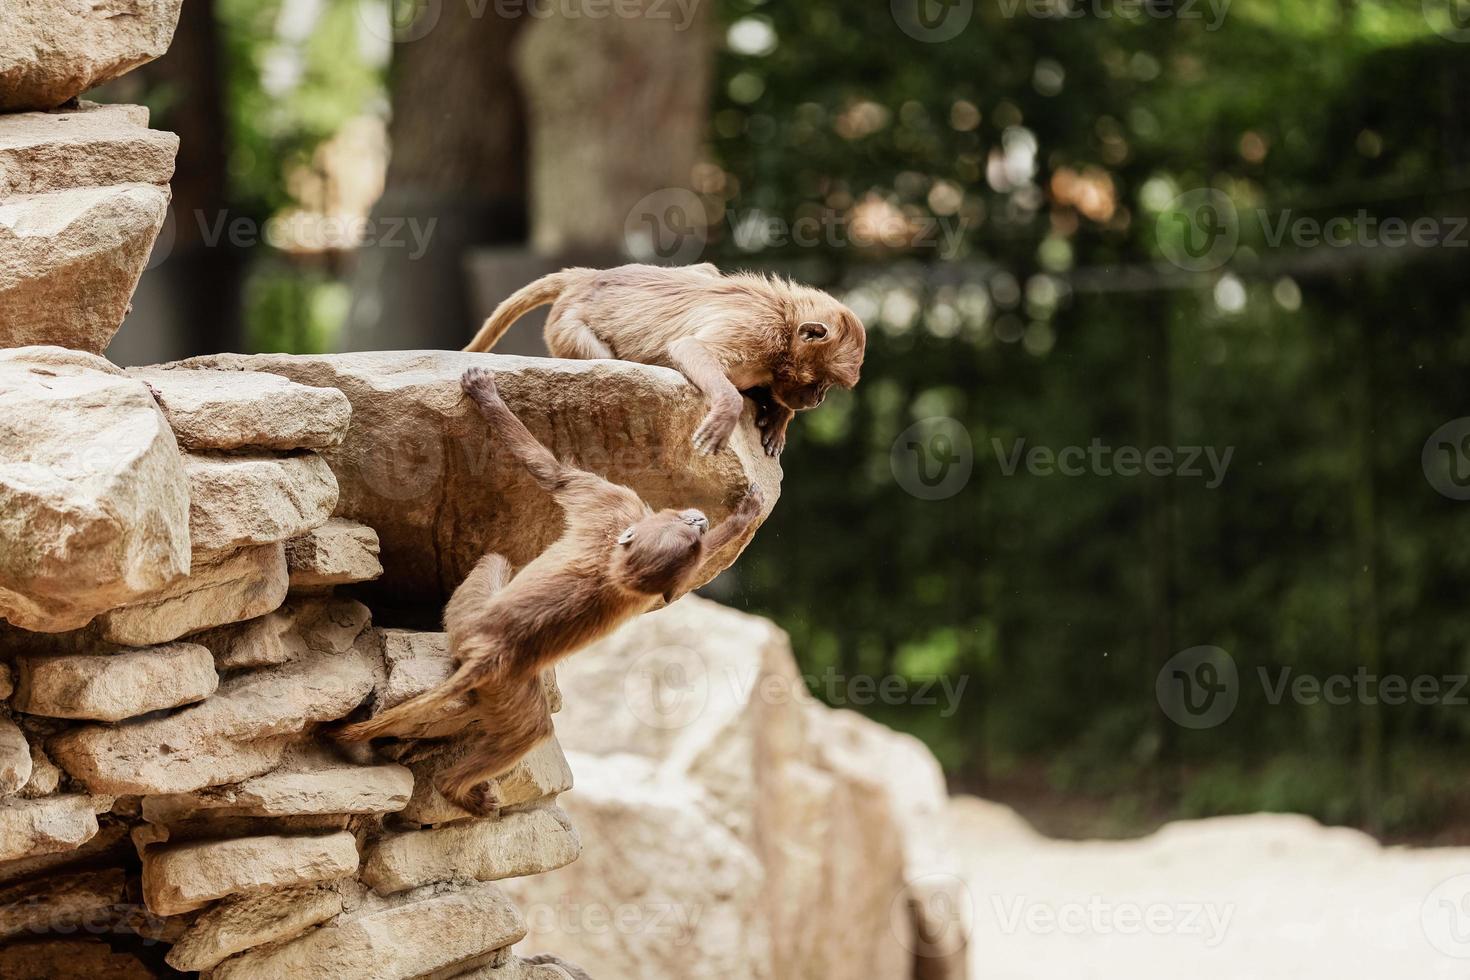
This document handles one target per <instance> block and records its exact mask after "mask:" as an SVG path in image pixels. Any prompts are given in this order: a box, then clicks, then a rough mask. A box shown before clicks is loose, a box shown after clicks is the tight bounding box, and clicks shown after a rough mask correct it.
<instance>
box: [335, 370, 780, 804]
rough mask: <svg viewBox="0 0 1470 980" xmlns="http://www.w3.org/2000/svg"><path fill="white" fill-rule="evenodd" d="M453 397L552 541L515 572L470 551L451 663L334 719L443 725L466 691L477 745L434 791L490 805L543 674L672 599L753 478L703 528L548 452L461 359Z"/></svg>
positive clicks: (450, 622) (531, 718)
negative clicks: (469, 406) (527, 493)
mask: <svg viewBox="0 0 1470 980" xmlns="http://www.w3.org/2000/svg"><path fill="white" fill-rule="evenodd" d="M463 387H464V390H465V392H466V393H467V394H468V395H469V396H470V397H471V398H472V399H473V400H474V402H475V404H476V405H477V406H478V407H479V409H480V412H481V414H482V415H484V417H485V420H486V421H487V422H489V424H490V428H491V430H492V432H493V433H494V435H495V437H496V438H498V439H499V440H501V441H502V442H503V443H504V444H505V445H506V447H507V448H508V449H509V450H510V452H511V454H512V455H514V456H515V457H516V458H517V459H518V460H519V461H520V462H521V463H522V464H523V465H524V466H525V467H526V469H527V470H528V471H529V472H530V474H531V476H532V477H533V478H534V479H535V480H536V482H537V483H538V484H539V485H540V486H541V487H542V488H544V489H546V490H548V491H550V492H551V493H552V494H553V495H554V496H555V498H556V501H557V503H558V504H560V505H561V507H562V509H563V510H564V511H565V518H566V526H565V530H564V531H563V532H562V535H561V537H560V538H558V539H557V540H556V541H555V542H553V543H552V544H551V546H550V547H548V548H547V549H546V550H545V551H543V552H542V553H541V554H540V555H539V556H537V557H536V558H535V559H534V560H532V561H531V562H530V564H528V565H526V566H525V567H524V568H522V569H521V570H520V572H519V573H518V574H516V575H514V576H513V577H512V576H511V575H510V568H509V565H508V564H507V563H506V561H505V559H504V558H502V557H500V556H499V555H495V554H490V555H486V556H485V557H484V558H482V559H481V560H480V562H479V564H478V565H476V566H475V569H474V570H473V571H472V572H471V573H470V575H469V577H468V578H466V579H465V581H464V583H463V584H462V585H461V586H460V587H459V588H458V589H457V590H456V591H455V593H454V595H453V597H452V598H451V599H450V600H449V604H448V606H447V607H446V608H445V611H444V626H445V630H446V631H447V633H448V634H449V646H450V651H451V652H452V653H453V654H454V655H455V658H456V660H457V661H458V664H459V667H458V669H457V670H456V671H455V673H454V674H453V676H451V677H450V678H449V679H448V680H446V681H444V682H443V683H442V684H440V685H439V686H438V687H436V688H434V689H433V690H432V691H429V692H427V693H425V694H422V695H420V696H418V697H416V698H413V699H411V700H409V701H405V702H404V703H403V704H400V705H397V706H395V707H392V708H389V709H388V710H387V711H384V712H383V713H382V714H380V715H378V716H377V717H375V718H372V719H370V720H368V721H364V722H359V723H357V724H354V725H348V726H346V727H344V728H343V729H342V730H341V732H340V735H341V737H343V738H346V739H349V740H357V739H367V738H375V737H378V736H381V735H415V734H423V733H426V732H428V731H429V730H431V729H436V728H437V729H439V730H440V733H442V729H443V727H444V723H445V721H446V719H445V714H446V712H452V711H453V710H454V709H453V707H452V702H454V701H456V700H457V699H459V698H461V697H463V696H464V695H466V694H468V693H469V692H471V691H473V692H474V695H475V696H474V706H473V707H472V708H471V709H470V711H471V713H472V715H473V718H472V719H468V720H467V723H468V721H470V720H472V721H473V723H474V724H475V725H476V726H477V727H478V731H479V741H478V744H477V745H476V747H475V749H474V750H473V751H472V752H470V754H469V755H468V756H467V757H466V759H465V760H464V761H463V762H461V763H460V764H458V765H456V766H454V767H452V768H450V769H448V770H447V771H445V772H444V773H441V774H440V775H439V777H438V778H437V779H436V785H437V786H438V788H439V791H440V792H441V793H443V794H444V795H445V796H446V797H448V798H449V799H450V800H451V801H453V802H454V803H456V804H457V805H459V806H461V807H463V808H464V809H466V810H469V811H470V812H472V813H486V812H489V811H492V810H493V809H494V808H495V805H496V801H495V800H494V799H493V796H492V794H491V787H489V786H488V785H487V784H486V780H488V779H492V778H494V777H496V776H499V775H501V774H503V773H504V772H505V771H506V770H508V769H510V768H511V766H513V765H515V763H516V762H517V761H518V760H519V759H520V758H521V757H522V756H524V755H525V754H526V753H527V752H529V751H530V750H531V749H532V748H534V747H535V746H536V744H537V743H538V742H540V741H541V740H542V739H544V738H546V737H547V736H548V735H550V734H551V713H550V711H549V710H548V707H547V704H546V696H545V694H544V693H543V689H542V686H541V678H540V674H541V671H542V670H543V669H544V668H546V667H549V666H551V664H553V663H554V662H556V661H557V660H559V659H561V658H562V657H565V656H567V655H568V654H571V653H573V652H575V651H576V650H578V649H580V648H581V647H584V646H586V645H587V644H588V643H591V642H592V641H594V640H597V639H599V638H600V637H603V636H605V635H607V634H608V633H610V632H612V630H613V629H615V628H616V627H617V626H618V625H620V624H621V623H623V622H624V621H626V620H628V619H631V618H632V617H634V616H636V615H638V614H639V613H642V612H645V611H647V610H648V609H650V608H652V607H653V606H654V605H655V604H656V603H657V602H658V601H659V599H661V598H662V599H665V600H668V601H672V600H673V599H674V598H676V597H678V596H679V595H682V594H683V592H684V590H685V588H686V586H687V584H688V582H689V579H690V577H691V576H692V575H693V574H694V572H695V570H696V569H698V568H699V566H700V564H701V562H702V561H703V559H704V556H705V555H706V554H709V553H712V552H715V551H718V550H719V549H721V548H723V547H724V546H725V545H726V544H728V543H729V542H730V541H732V540H734V539H735V538H737V537H738V536H740V535H741V534H743V533H744V532H745V531H747V530H748V529H749V528H750V526H751V524H752V523H753V522H754V521H755V519H756V518H757V517H758V516H759V514H760V509H761V494H760V490H759V489H758V488H757V487H756V486H755V485H754V484H752V485H751V486H750V488H749V490H748V491H747V492H746V495H745V497H744V498H742V499H741V501H740V504H739V505H738V506H737V508H736V510H735V512H734V513H733V514H731V515H730V517H729V519H728V520H726V521H725V522H724V523H723V524H721V525H720V526H719V527H718V528H716V529H715V530H714V531H710V532H709V533H706V532H707V531H709V520H708V519H707V518H706V517H705V516H704V515H703V514H702V513H700V512H699V511H697V510H682V511H676V510H661V511H658V512H657V513H655V512H654V511H653V510H652V509H651V508H650V507H649V506H648V505H647V504H646V503H644V502H643V500H642V499H641V498H640V497H639V496H638V495H637V494H636V493H634V492H633V491H632V490H629V489H628V488H627V487H624V486H619V485H618V484H616V483H610V482H609V481H607V480H604V479H603V478H601V477H599V476H595V475H593V474H591V473H587V472H585V471H583V470H579V469H577V468H576V467H574V466H570V465H567V464H565V463H562V462H560V461H558V460H557V458H556V457H555V456H553V455H552V454H551V453H550V451H548V450H547V449H546V447H544V446H542V445H541V444H540V443H539V442H537V441H536V438H535V437H534V436H533V435H531V433H530V432H529V431H528V430H527V429H526V427H525V426H524V425H523V424H522V423H521V420H520V419H518V418H516V416H515V414H514V413H512V412H511V410H510V409H509V408H508V407H507V406H506V404H505V402H504V401H502V400H501V398H500V393H499V392H498V391H497V390H496V388H495V379H494V376H493V375H491V373H490V372H489V371H486V370H483V369H480V368H471V369H470V370H469V371H467V372H465V375H464V379H463Z"/></svg>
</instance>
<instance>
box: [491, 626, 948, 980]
mask: <svg viewBox="0 0 1470 980" xmlns="http://www.w3.org/2000/svg"><path fill="white" fill-rule="evenodd" d="M558 679H559V682H560V684H561V686H562V688H563V690H564V692H565V697H566V708H565V710H564V711H563V712H562V713H561V715H559V716H558V717H557V732H558V735H559V737H560V738H561V739H562V741H563V743H564V744H565V745H566V747H567V749H568V750H569V754H570V757H571V760H572V768H573V770H574V771H576V772H577V776H578V788H577V790H575V791H573V792H571V793H569V794H566V795H564V796H562V797H561V802H562V805H564V806H566V807H567V809H568V812H569V813H570V814H571V815H572V819H573V821H574V822H575V823H576V825H577V827H578V829H579V831H581V832H582V833H583V835H584V838H585V839H586V840H587V842H588V844H587V854H588V855H591V854H592V853H593V852H594V851H595V849H596V847H597V841H596V840H595V839H594V837H593V828H591V827H589V826H588V825H587V821H588V819H590V817H589V816H588V815H586V814H584V812H582V811H580V810H579V809H578V808H577V801H578V799H579V798H581V797H582V791H583V790H584V789H585V788H586V784H587V780H588V779H589V778H590V777H591V776H592V775H594V774H597V773H599V772H600V771H601V770H602V769H603V768H604V767H606V766H608V765H609V764H613V763H616V762H617V761H618V760H619V758H620V755H619V754H622V753H627V754H632V755H634V756H640V757H642V758H644V759H646V760H648V762H649V764H650V765H652V766H655V767H656V768H657V771H658V772H660V773H661V774H662V776H663V777H664V778H665V779H670V780H677V779H684V780H688V781H689V782H691V783H692V784H694V785H695V786H697V787H698V791H699V793H700V794H702V798H703V799H704V800H706V801H707V802H706V803H705V806H706V807H707V809H708V813H709V815H710V818H711V819H714V820H717V821H719V822H720V824H721V825H722V826H723V827H724V828H725V829H726V830H728V831H729V832H730V833H732V834H733V835H734V836H735V837H736V839H738V840H739V841H741V843H742V844H743V845H744V846H745V847H747V848H748V849H749V850H751V851H752V852H753V853H754V854H755V856H756V858H757V859H758V862H759V864H760V865H761V867H762V869H763V874H762V898H761V901H760V905H761V907H762V908H763V910H764V912H763V914H764V915H765V916H766V917H767V918H766V921H767V923H768V934H769V935H770V936H771V937H772V938H771V946H770V953H769V959H768V960H767V966H768V968H769V969H770V970H771V972H772V973H773V975H775V976H783V977H784V976H792V977H807V976H813V977H818V976H819V977H823V978H824V980H865V978H866V977H869V976H903V975H906V973H905V972H904V971H905V970H906V969H908V968H909V967H911V966H912V964H913V962H914V961H915V957H916V950H917V949H918V948H919V944H918V943H916V941H915V933H914V928H915V922H914V918H913V915H911V914H910V905H909V901H910V899H911V898H912V897H913V896H912V895H911V894H910V892H909V890H908V885H907V882H908V881H909V880H910V878H911V877H912V875H911V874H910V864H909V854H908V851H909V848H908V847H907V845H906V833H907V830H906V828H907V827H908V826H918V827H920V828H922V826H923V822H924V821H923V819H922V817H921V816H919V814H921V813H922V812H923V806H927V805H928V803H927V801H928V800H929V798H930V794H932V793H933V792H935V785H934V783H933V782H932V778H935V777H937V778H939V784H938V786H939V792H942V785H943V783H942V777H940V776H939V774H938V766H937V764H936V763H934V762H933V760H932V757H930V758H928V761H927V763H924V764H922V765H921V762H922V761H923V760H922V759H921V758H917V757H915V755H914V754H912V753H910V752H909V751H908V749H909V748H911V746H909V745H908V743H902V744H901V745H900V746H899V750H898V751H892V752H890V751H889V749H890V748H891V745H890V743H888V742H880V744H879V745H878V749H882V750H883V751H882V752H881V753H880V752H878V750H877V749H874V753H875V756H874V758H873V759H872V760H869V762H868V767H867V769H864V768H863V757H862V752H863V746H864V745H866V744H868V741H865V740H864V739H860V738H858V737H857V735H868V734H871V733H868V732H867V731H866V730H859V731H858V733H857V735H854V734H852V732H851V727H852V726H850V725H846V724H845V723H844V718H845V716H841V715H839V716H837V718H836V719H835V720H834V719H833V718H832V717H831V716H832V712H831V711H830V710H829V709H827V708H825V707H823V706H821V705H818V704H817V703H815V702H814V701H813V700H812V698H811V697H810V695H809V694H808V693H807V689H806V685H805V683H804V681H803V680H802V678H801V676H800V675H799V674H798V672H797V669H796V665H795V661H794V658H793V657H792V654H791V649H790V643H789V641H788V640H787V639H786V637H785V636H784V634H782V633H781V632H780V631H779V630H777V629H776V628H775V627H774V626H772V625H771V624H770V623H769V622H767V621H765V620H763V619H760V618H758V617H753V616H748V615H745V614H742V613H738V612H735V611H733V610H729V609H725V608H722V607H720V606H718V605H716V604H714V603H711V602H708V601H705V600H702V599H698V598H695V597H686V598H684V599H681V600H679V601H678V602H677V603H675V604H674V605H673V606H671V607H669V608H667V609H663V610H659V611H657V612H654V613H650V614H648V615H646V616H642V617H640V618H639V619H638V620H636V621H634V622H632V623H629V624H628V625H627V626H625V627H623V628H622V629H620V630H619V631H618V632H617V633H616V634H614V635H613V636H611V637H609V638H607V639H606V640H604V641H602V642H600V643H598V644H596V645H594V646H593V647H591V648H589V649H587V650H585V651H582V652H580V653H579V654H578V655H577V656H575V657H571V658H569V659H568V660H565V661H563V662H562V663H561V664H560V665H559V666H558ZM839 739H840V740H841V741H842V743H843V744H842V745H841V746H839V747H838V748H833V749H831V750H830V751H829V749H828V748H827V742H828V741H829V740H830V741H836V740H839ZM869 741H872V740H869ZM848 743H851V744H848ZM573 750H579V751H580V752H585V753H593V754H595V756H596V758H595V759H594V758H591V757H589V756H584V755H579V751H573ZM925 756H927V753H925ZM579 760H581V761H579ZM880 762H881V763H882V768H881V769H879V768H878V764H879V763H880ZM905 765H907V766H909V767H910V768H911V769H912V770H913V772H911V773H903V772H895V771H894V770H895V769H896V768H898V769H901V768H902V767H903V766H905ZM905 797H912V798H913V799H914V800H916V801H918V800H922V801H926V802H924V803H923V804H922V805H918V804H917V803H905V804H904V806H905V807H907V808H909V809H912V810H913V812H914V819H913V820H912V821H909V820H907V819H906V817H904V816H901V815H900V813H899V810H900V807H899V805H898V803H897V802H896V801H900V800H903V799H905ZM931 809H932V808H931ZM905 812H907V810H906V811H905ZM936 822H937V820H936ZM921 832H922V830H921ZM934 836H936V837H937V835H934ZM617 846H618V849H620V850H623V851H626V850H627V849H628V848H629V845H628V844H627V843H626V842H620V843H619V844H618V845H617ZM915 853H917V850H915ZM853 854H862V855H863V860H862V861H861V862H857V863H855V862H853V861H852V859H851V855H853ZM587 862H588V856H584V857H583V860H582V861H581V862H579V866H580V865H585V864H586V863H587ZM579 866H578V867H579ZM578 867H573V868H569V869H563V870H562V871H558V872H555V873H554V874H552V875H548V876H546V878H545V881H546V882H547V885H548V887H552V886H555V885H556V884H557V880H558V879H560V878H562V877H570V876H571V875H572V873H574V872H576V871H577V870H578ZM914 867H915V870H917V869H918V866H917V865H915V866H914ZM518 887H519V886H518ZM535 887H536V886H535V885H528V886H527V888H529V889H534V888H535ZM588 887H591V886H590V885H589V886H588ZM601 887H603V888H605V889H607V891H608V894H607V896H606V899H605V900H606V901H607V902H609V903H613V904H615V905H616V904H617V903H619V902H621V903H627V902H629V901H631V900H632V899H631V896H634V895H636V894H637V886H636V885H635V884H633V882H632V880H631V879H629V878H623V879H622V881H621V882H620V880H619V878H618V877H617V876H613V877H611V878H609V879H608V881H607V883H605V884H604V885H602V886H601ZM517 894H518V896H521V895H522V893H521V892H519V891H518V892H517ZM525 895H534V900H538V901H544V900H548V899H547V897H546V895H545V894H543V893H541V892H535V891H528V892H526V893H525ZM523 900H524V899H523ZM895 909H896V910H897V912H896V913H895ZM793 921H802V922H804V923H805V924H806V927H805V928H803V929H801V930H792V929H789V928H784V926H783V924H785V923H789V922H793ZM564 941H565V942H566V943H571V944H572V945H564ZM578 942H581V940H577V939H575V938H573V937H569V936H563V935H560V934H558V935H556V936H555V937H554V941H553V938H551V937H548V938H547V940H546V948H548V949H550V950H552V951H555V952H562V951H564V950H565V951H566V952H567V953H568V954H569V955H572V958H573V959H576V958H578V956H579V955H581V952H582V947H581V946H578V945H576V943H578ZM633 945H636V944H630V953H631V949H632V946H633ZM595 948H597V949H601V947H600V946H597V947H595ZM582 958H583V959H584V960H587V961H592V962H599V963H601V962H602V961H601V960H598V959H596V957H594V956H590V955H589V956H583V957H582ZM629 962H632V959H631V958H630V959H629ZM681 969H685V967H684V966H683V965H682V964H680V963H674V964H672V965H670V966H668V967H667V968H666V969H655V968H653V967H651V966H650V967H649V968H648V969H647V970H646V971H645V973H643V974H642V975H643V976H647V977H650V978H653V977H664V976H681V975H682V974H680V973H679V970H681Z"/></svg>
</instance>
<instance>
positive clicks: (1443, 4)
mask: <svg viewBox="0 0 1470 980" xmlns="http://www.w3.org/2000/svg"><path fill="white" fill-rule="evenodd" d="M1423 9H1424V19H1425V20H1426V21H1428V22H1429V27H1430V29H1431V30H1433V31H1434V33H1436V34H1438V35H1439V36H1440V37H1442V38H1444V39H1446V40H1448V41H1456V42H1458V43H1460V44H1465V43H1466V42H1470V0H1423Z"/></svg>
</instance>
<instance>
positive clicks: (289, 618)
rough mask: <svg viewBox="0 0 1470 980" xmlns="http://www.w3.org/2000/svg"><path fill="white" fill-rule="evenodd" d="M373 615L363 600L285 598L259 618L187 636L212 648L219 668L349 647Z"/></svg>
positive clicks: (272, 662) (264, 664)
mask: <svg viewBox="0 0 1470 980" xmlns="http://www.w3.org/2000/svg"><path fill="white" fill-rule="evenodd" d="M371 618H372V616H371V613H369V612H368V608H367V606H364V605H363V604H362V603H360V602H354V601H352V600H350V599H338V598H329V599H302V598H298V599H295V600H292V601H289V602H287V604H286V605H284V606H282V607H281V608H280V609H278V610H276V611H275V612H271V613H268V614H266V615H264V616H261V617H259V618H257V619H252V620H249V621H248V622H244V623H236V624H234V625H231V626H224V627H220V628H219V629H214V630H209V631H207V632H204V633H199V634H197V635H195V636H193V637H191V639H192V641H193V642H195V643H199V644H202V645H203V646H206V647H208V648H209V649H210V651H211V652H212V653H213V654H214V663H215V667H216V668H218V669H219V670H241V669H244V668H249V667H269V666H272V665H275V664H283V663H286V662H287V661H290V660H295V659H296V658H297V657H300V656H302V655H304V654H305V653H307V652H309V651H310V652H316V653H342V652H343V651H346V650H350V649H351V648H352V645H353V643H354V642H356V640H357V638H358V636H359V635H361V633H362V631H363V630H364V629H365V628H366V627H367V625H368V622H369V620H370V619H371Z"/></svg>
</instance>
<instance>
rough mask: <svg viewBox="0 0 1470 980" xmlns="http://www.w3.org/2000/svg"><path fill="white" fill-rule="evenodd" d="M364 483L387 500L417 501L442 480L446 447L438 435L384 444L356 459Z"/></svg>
mask: <svg viewBox="0 0 1470 980" xmlns="http://www.w3.org/2000/svg"><path fill="white" fill-rule="evenodd" d="M357 472H358V476H359V477H360V478H361V479H362V482H363V485H364V486H366V487H367V488H368V489H369V490H371V491H372V492H373V493H375V494H377V495H378V496H379V497H382V498H383V499H384V500H399V501H403V500H416V499H418V498H420V497H422V496H424V495H425V494H427V493H428V492H429V491H430V490H432V489H433V488H434V487H437V486H439V485H440V483H442V482H443V473H444V446H443V444H442V443H441V442H440V440H439V439H438V437H436V436H429V437H428V438H418V437H415V438H409V437H407V436H405V437H404V438H403V439H401V440H399V442H398V444H397V445H396V446H382V447H379V448H377V449H375V450H373V451H371V452H367V453H364V454H362V455H361V456H360V457H359V458H358V460H357Z"/></svg>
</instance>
